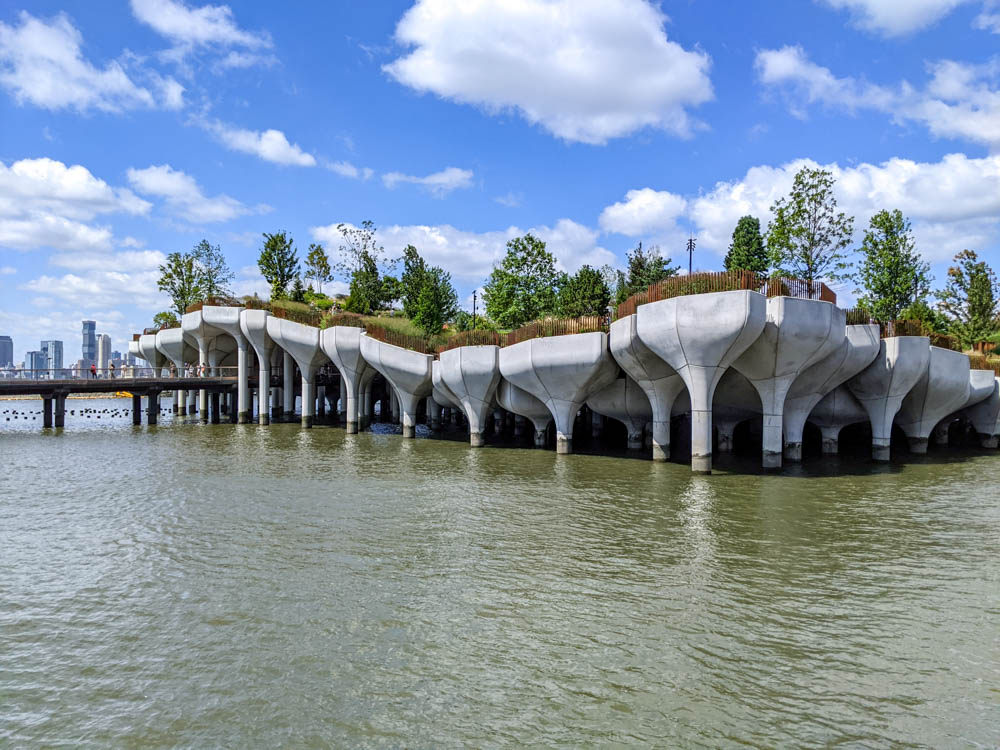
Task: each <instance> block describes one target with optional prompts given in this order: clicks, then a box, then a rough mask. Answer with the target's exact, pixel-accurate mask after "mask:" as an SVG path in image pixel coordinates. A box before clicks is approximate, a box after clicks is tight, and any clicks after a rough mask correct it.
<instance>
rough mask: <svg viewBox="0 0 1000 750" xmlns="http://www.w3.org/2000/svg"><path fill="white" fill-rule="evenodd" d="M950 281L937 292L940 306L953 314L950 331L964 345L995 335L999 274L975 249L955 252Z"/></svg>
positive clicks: (998, 322) (998, 299)
mask: <svg viewBox="0 0 1000 750" xmlns="http://www.w3.org/2000/svg"><path fill="white" fill-rule="evenodd" d="M954 263H955V265H953V266H952V267H951V268H949V269H948V282H947V283H946V285H945V288H944V289H942V290H941V291H940V292H938V293H937V297H938V300H939V307H940V308H941V310H942V311H943V312H944V313H945V314H946V315H947V316H948V317H949V318H951V325H950V330H951V333H952V334H954V335H955V336H957V337H958V339H959V341H961V342H962V345H963V346H965V347H971V346H972V344H974V343H975V342H977V341H981V340H983V339H987V338H989V337H991V336H993V335H995V334H996V333H997V331H998V329H1000V320H998V310H997V308H998V303H1000V288H998V285H997V277H996V274H994V273H993V269H992V268H990V267H989V266H988V265H987V264H986V262H985V261H981V260H979V256H978V255H977V254H976V253H975V252H974V251H972V250H963V251H962V252H960V253H959V254H958V255H956V256H955V260H954Z"/></svg>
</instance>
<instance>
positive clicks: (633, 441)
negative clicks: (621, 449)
mask: <svg viewBox="0 0 1000 750" xmlns="http://www.w3.org/2000/svg"><path fill="white" fill-rule="evenodd" d="M628 449H629V450H630V451H641V450H642V430H641V429H640V430H639V431H638V432H630V433H629V434H628Z"/></svg>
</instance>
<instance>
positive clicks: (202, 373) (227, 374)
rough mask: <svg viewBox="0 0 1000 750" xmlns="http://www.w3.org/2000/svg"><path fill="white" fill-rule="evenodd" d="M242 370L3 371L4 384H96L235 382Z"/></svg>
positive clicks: (129, 367) (195, 367) (133, 367)
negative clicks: (196, 380) (192, 380)
mask: <svg viewBox="0 0 1000 750" xmlns="http://www.w3.org/2000/svg"><path fill="white" fill-rule="evenodd" d="M237 374H238V368H236V367H214V368H213V367H208V366H207V365H206V366H205V367H201V366H199V365H190V366H188V367H185V368H183V369H181V370H180V371H178V370H177V368H176V367H174V366H173V365H168V366H167V367H140V366H138V365H124V366H122V367H114V368H111V367H103V368H102V367H96V368H94V369H93V370H89V369H88V370H84V371H83V372H81V371H79V370H77V369H76V368H75V367H73V368H70V367H51V368H45V369H34V370H29V369H27V368H24V369H21V368H17V369H4V370H0V382H9V381H12V380H17V381H23V380H36V381H50V380H77V381H87V380H90V381H94V380H108V381H112V380H133V379H138V378H159V379H164V378H167V379H174V378H176V379H179V378H215V379H219V378H222V379H225V380H230V379H231V380H235V379H236V378H237Z"/></svg>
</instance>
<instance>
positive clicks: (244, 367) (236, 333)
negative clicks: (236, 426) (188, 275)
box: [201, 305, 250, 424]
mask: <svg viewBox="0 0 1000 750" xmlns="http://www.w3.org/2000/svg"><path fill="white" fill-rule="evenodd" d="M242 312H243V308H242V307H215V306H212V305H206V306H205V307H203V308H202V309H201V313H202V318H203V320H204V321H205V323H206V324H207V325H210V326H212V327H213V328H216V329H218V330H220V331H224V332H225V333H227V334H228V335H229V336H230V337H231V338H232V339H233V341H234V342H235V343H236V412H237V413H236V419H237V421H238V422H239V423H240V424H246V423H247V422H248V421H249V417H248V411H249V408H250V395H249V391H250V386H249V377H250V372H249V366H248V365H249V361H248V360H249V355H248V349H247V346H248V342H247V337H246V336H244V335H243V329H242V328H241V327H240V314H241V313H242Z"/></svg>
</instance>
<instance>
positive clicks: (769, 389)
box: [733, 297, 846, 469]
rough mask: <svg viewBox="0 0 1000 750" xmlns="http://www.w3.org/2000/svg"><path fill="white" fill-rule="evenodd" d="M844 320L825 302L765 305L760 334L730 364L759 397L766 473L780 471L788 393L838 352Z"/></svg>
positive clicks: (783, 300) (780, 300) (784, 300)
mask: <svg viewBox="0 0 1000 750" xmlns="http://www.w3.org/2000/svg"><path fill="white" fill-rule="evenodd" d="M845 320H846V317H845V314H844V311H843V310H841V309H839V308H838V307H837V306H836V305H832V304H830V303H829V302H822V301H820V300H812V299H798V298H796V297H772V298H771V299H769V300H768V301H767V322H766V323H765V325H764V331H763V332H762V333H761V335H760V336H759V337H758V338H757V340H756V341H754V342H753V344H751V345H750V346H749V347H748V348H747V350H746V351H745V352H743V354H741V355H740V356H739V357H738V358H737V359H736V360H735V361H734V362H733V369H734V370H737V371H739V372H741V373H742V374H743V375H744V376H746V378H747V379H748V380H749V381H750V382H751V383H752V384H753V386H754V388H756V389H757V393H758V394H759V395H760V403H761V407H762V408H763V410H764V429H763V456H762V459H761V463H762V464H763V466H764V468H766V469H776V468H780V467H781V457H782V435H783V428H782V423H783V421H784V414H785V396H786V395H787V394H788V389H789V388H791V387H792V383H794V382H795V380H796V378H798V377H799V375H801V374H802V373H803V371H805V370H806V369H808V368H809V367H810V366H812V365H814V364H816V363H817V362H819V361H820V360H822V359H824V358H825V357H827V356H828V355H829V354H831V353H833V352H834V351H835V350H836V349H837V347H839V346H840V344H841V343H842V342H843V340H844V328H845Z"/></svg>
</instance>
